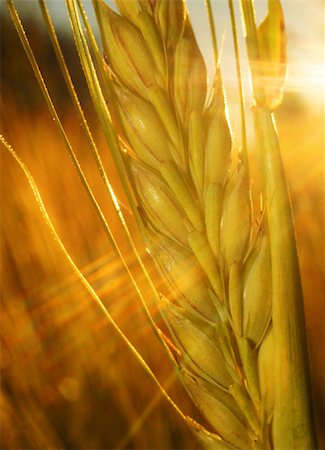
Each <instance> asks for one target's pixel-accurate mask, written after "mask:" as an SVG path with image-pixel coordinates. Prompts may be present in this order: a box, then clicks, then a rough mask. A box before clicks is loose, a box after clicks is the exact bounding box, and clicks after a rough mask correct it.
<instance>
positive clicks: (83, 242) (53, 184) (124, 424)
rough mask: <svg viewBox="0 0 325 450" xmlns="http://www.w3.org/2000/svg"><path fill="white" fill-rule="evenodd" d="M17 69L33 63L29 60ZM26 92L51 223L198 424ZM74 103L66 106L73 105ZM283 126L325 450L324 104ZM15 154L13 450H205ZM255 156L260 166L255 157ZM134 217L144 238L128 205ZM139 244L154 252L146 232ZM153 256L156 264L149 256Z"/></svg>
mask: <svg viewBox="0 0 325 450" xmlns="http://www.w3.org/2000/svg"><path fill="white" fill-rule="evenodd" d="M13 42H14V44H12V45H16V44H17V42H15V41H14V38H13ZM16 58H18V59H19V58H23V56H22V54H21V53H19V51H17V56H16ZM7 62H8V59H7ZM20 64H22V65H23V69H21V70H23V73H24V76H25V75H26V77H30V78H31V79H32V74H31V71H28V70H29V69H28V63H27V62H26V64H25V65H24V63H20ZM8 67H9V64H8ZM8 76H9V75H8ZM52 81H53V80H52ZM54 81H55V80H54ZM54 81H53V83H54ZM31 83H32V84H33V81H32V82H31ZM54 84H55V83H54ZM5 87H6V88H7V85H5ZM20 88H21V89H22V88H23V86H19V83H18V84H16V85H15V86H14V87H10V88H8V89H4V88H3V89H2V92H1V94H2V101H1V133H2V134H3V135H4V136H5V137H6V139H7V140H8V141H9V142H10V143H11V145H12V146H13V148H14V149H15V150H16V151H17V153H18V154H19V155H20V156H21V157H22V159H23V160H24V162H26V164H27V165H28V167H29V169H30V170H31V172H32V174H33V176H34V177H35V180H36V182H37V184H38V187H39V189H40V192H41V194H42V197H43V200H44V203H45V205H46V208H47V210H48V213H49V215H50V217H51V219H52V220H53V223H54V225H55V227H56V229H57V231H58V233H59V235H60V237H61V238H62V240H63V242H64V243H65V245H66V247H67V250H68V251H69V253H70V255H71V256H72V257H73V259H74V260H75V261H76V263H77V265H78V267H79V268H80V269H81V271H82V272H83V273H84V275H85V276H86V277H87V279H88V280H89V282H90V283H91V284H92V286H93V287H94V288H95V290H96V292H97V293H98V294H99V295H100V297H101V299H102V300H103V302H104V303H105V305H106V307H107V309H108V310H109V311H110V312H111V314H112V315H113V317H114V318H115V319H116V321H117V323H118V324H119V325H120V327H121V328H122V329H123V331H124V332H125V333H126V334H127V336H128V337H129V338H130V340H131V341H132V343H134V344H135V346H136V347H137V348H138V349H139V350H140V353H141V354H142V355H143V357H144V358H145V359H146V361H148V363H149V365H150V366H151V367H152V368H153V370H154V372H155V373H156V374H157V376H158V378H159V379H160V380H161V381H162V383H163V385H165V386H166V387H168V391H169V392H170V394H171V396H172V398H175V399H176V400H177V402H178V403H179V404H180V405H181V406H182V409H183V410H184V411H185V412H186V413H187V414H189V415H191V416H195V415H196V414H197V413H196V412H195V407H194V406H193V405H192V404H191V402H190V400H189V399H188V397H187V395H186V393H185V392H184V390H183V388H182V386H181V384H180V382H179V381H178V380H177V379H176V378H175V375H174V373H173V369H172V366H171V363H170V362H169V359H168V357H167V355H166V354H165V353H164V351H163V349H162V348H161V346H160V344H159V342H158V340H157V339H156V337H155V336H154V333H153V332H152V330H151V329H150V327H149V325H148V322H147V320H146V318H145V316H144V314H143V312H142V310H141V306H140V302H139V299H138V298H137V295H136V293H135V291H134V288H133V286H132V283H131V282H130V280H129V278H128V276H127V274H126V273H125V271H124V269H123V267H122V265H121V263H120V262H119V261H118V259H117V257H116V255H115V253H114V251H113V249H112V248H111V246H110V244H109V242H108V240H107V238H106V236H105V233H104V232H103V230H102V228H101V225H100V222H99V220H98V218H97V217H96V215H95V212H94V211H93V209H92V207H91V205H90V204H89V200H88V198H87V196H86V194H85V193H84V191H83V188H82V185H81V183H80V180H79V179H78V176H77V174H76V172H75V170H74V167H73V165H72V162H71V160H70V158H69V156H68V155H67V152H66V149H65V147H64V144H63V141H62V139H61V137H60V135H59V133H58V131H57V129H56V126H55V123H54V122H53V121H52V119H51V117H50V114H49V113H48V111H47V110H46V107H45V103H44V104H43V103H42V99H41V98H40V94H38V93H37V89H36V90H35V91H34V90H33V91H32V93H30V98H28V97H24V96H23V94H21V93H20V92H19V89H20ZM54 89H55V85H54ZM27 90H28V89H27ZM25 92H26V86H25ZM24 95H25V94H24ZM60 95H61V96H58V98H57V102H58V104H59V105H61V104H62V103H63V100H62V98H64V95H65V94H64V93H63V94H60ZM59 110H60V108H59ZM61 111H62V112H61V117H62V121H63V124H64V126H65V129H66V131H67V134H68V136H69V138H70V139H71V142H72V144H73V148H74V149H75V151H76V153H77V155H78V158H79V160H80V163H81V164H82V167H83V168H84V170H85V173H86V175H87V178H88V180H89V182H90V184H91V186H92V187H93V189H94V192H95V193H96V198H97V199H98V201H99V203H100V205H101V207H102V208H103V211H104V212H105V215H106V217H107V219H108V221H109V224H110V226H111V228H112V231H113V233H114V235H115V236H116V239H117V240H118V243H119V245H120V247H121V248H122V249H123V252H124V254H125V255H126V257H127V259H128V261H129V263H130V265H131V267H132V270H133V273H134V274H135V276H136V278H137V280H139V283H140V286H141V287H142V289H143V292H144V294H145V297H146V299H147V301H148V304H149V305H150V307H151V310H152V312H153V313H154V315H155V317H156V319H157V321H158V322H159V323H160V324H161V319H160V318H159V316H158V314H156V308H155V305H154V304H153V301H152V295H151V293H150V290H149V289H148V287H147V286H146V284H145V282H144V280H143V277H142V276H141V273H140V270H139V268H138V267H136V264H135V263H134V260H133V258H132V254H131V252H130V249H129V248H128V246H127V243H126V239H125V236H123V233H122V232H121V229H120V228H121V227H120V224H119V222H118V220H117V218H116V216H115V213H114V209H113V205H112V204H111V201H110V200H109V197H108V195H107V192H106V191H105V188H104V186H103V183H102V181H101V179H100V177H99V175H98V172H97V170H96V167H95V164H94V162H93V160H92V157H91V154H90V152H89V149H88V147H87V145H86V143H85V139H84V136H83V133H82V131H81V129H80V125H79V122H78V119H77V118H76V117H75V115H74V113H73V111H72V110H71V109H70V108H69V107H67V106H66V105H65V103H64V107H62V108H61ZM87 111H88V117H89V118H90V125H91V127H92V130H93V132H94V135H95V138H96V142H97V144H98V147H99V150H100V152H101V155H102V156H103V160H104V163H105V166H106V168H108V172H109V173H110V174H111V179H112V182H113V185H114V187H115V188H116V192H117V193H118V196H119V198H121V201H122V204H124V202H125V199H124V198H123V196H122V194H120V189H119V184H118V180H117V177H116V175H115V173H114V170H113V168H112V161H111V158H110V156H109V151H108V149H107V146H106V144H105V141H104V138H103V135H102V133H101V130H100V128H99V126H98V124H97V122H96V120H95V117H94V112H93V111H92V109H91V107H90V106H89V105H88V106H87ZM277 120H278V131H279V136H280V142H281V143H282V151H283V158H284V162H285V167H286V171H287V175H288V182H289V186H290V190H291V196H292V204H293V212H294V216H295V220H296V231H297V242H298V250H299V257H300V265H301V275H302V283H303V289H304V298H305V312H306V323H307V335H308V342H309V349H310V363H311V374H312V384H313V392H314V401H315V415H316V419H317V424H318V435H319V444H320V448H322V445H325V430H324V429H323V427H322V425H321V424H322V423H324V422H325V409H324V405H325V376H324V360H325V348H324V341H325V333H324V325H323V322H324V320H323V318H324V314H325V302H324V286H325V273H324V134H323V123H324V114H323V109H322V105H321V103H318V104H317V103H314V102H313V101H312V100H310V101H308V99H306V97H302V96H300V95H298V94H288V95H287V96H286V98H285V102H284V104H283V106H282V107H281V109H280V111H279V112H278V113H277ZM252 147H253V144H252ZM1 150H2V151H1V290H2V295H1V328H0V334H1V412H0V414H1V417H0V423H1V436H0V438H1V441H0V447H1V448H3V449H7V448H8V449H9V448H10V449H29V448H33V449H47V448H49V449H50V448H60V449H61V448H62V449H64V448H66V449H68V448H69V449H113V448H125V449H132V448H134V449H158V448H164V449H185V448H186V449H195V448H197V444H196V442H195V440H194V438H193V437H192V436H191V435H190V433H189V432H188V430H187V428H186V425H185V424H184V423H183V422H182V421H181V420H180V419H179V417H178V416H177V414H176V413H175V412H174V411H173V409H172V408H171V406H170V405H169V404H167V402H166V401H165V400H163V399H162V398H161V395H160V394H159V392H158V390H157V388H156V386H155V385H154V383H153V382H152V381H151V380H150V378H149V377H148V375H147V374H146V373H145V372H144V370H143V369H142V368H141V366H140V365H139V363H138V361H137V360H136V359H135V358H134V356H133V355H132V354H131V353H130V352H129V351H128V349H127V347H126V346H125V344H124V343H123V342H122V341H121V339H120V338H119V337H118V336H117V334H116V332H115V331H114V330H113V328H112V326H111V325H110V324H109V323H108V322H107V320H106V318H105V317H103V315H102V314H101V312H100V311H99V310H98V308H97V307H96V305H95V304H94V303H93V302H92V300H91V299H90V298H89V296H88V294H87V292H86V291H85V290H84V288H83V287H82V285H81V284H80V282H79V281H78V279H77V278H76V276H75V275H74V274H73V272H72V270H71V268H70V266H69V264H68V263H67V261H66V259H65V258H64V257H63V255H62V254H61V253H60V251H59V250H58V247H57V244H56V242H55V241H54V239H53V237H52V236H51V234H50V233H49V230H48V228H47V226H46V224H45V222H44V220H43V217H42V214H41V213H40V209H39V206H38V204H37V203H36V201H35V199H34V197H33V194H32V191H31V189H30V187H29V185H28V182H27V180H26V178H25V177H24V175H23V173H22V171H21V170H20V169H19V167H18V166H17V164H16V163H15V162H14V161H13V159H12V158H11V157H10V155H9V154H7V153H6V152H5V151H3V148H2V149H1ZM252 155H253V156H252V157H253V158H254V157H255V156H254V155H255V153H254V152H252ZM255 169H256V168H255ZM125 213H126V216H127V218H128V219H129V223H130V226H131V229H132V230H134V233H136V231H135V226H134V224H133V221H132V217H131V216H130V215H129V214H128V211H127V208H125ZM136 241H137V242H138V246H139V248H140V249H142V252H143V254H144V255H145V251H144V249H143V248H142V244H141V240H140V238H139V237H138V236H137V235H136ZM144 258H145V260H146V261H147V262H148V265H149V267H151V265H150V261H149V258H148V256H147V255H145V256H144ZM153 277H156V276H155V274H154V273H153ZM161 327H164V326H163V324H161Z"/></svg>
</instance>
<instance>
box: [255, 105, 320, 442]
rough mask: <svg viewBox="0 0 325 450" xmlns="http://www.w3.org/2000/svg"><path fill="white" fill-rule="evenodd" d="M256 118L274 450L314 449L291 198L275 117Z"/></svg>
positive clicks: (260, 112) (264, 114) (260, 113)
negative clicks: (267, 249)
mask: <svg viewBox="0 0 325 450" xmlns="http://www.w3.org/2000/svg"><path fill="white" fill-rule="evenodd" d="M255 118H256V128H257V133H258V141H259V146H260V153H261V164H262V175H263V176H262V178H263V184H264V196H265V198H266V199H267V200H266V211H267V220H268V228H269V234H270V244H271V261H272V289H273V315H272V320H273V329H274V336H275V350H274V361H275V372H274V389H275V411H274V422H273V423H274V425H273V433H274V436H273V440H274V448H275V449H279V450H287V449H296V450H298V449H301V450H306V449H315V448H316V439H315V432H314V423H313V411H312V404H311V386H310V377H309V364H308V352H307V344H306V335H305V320H304V310H303V298H302V289H301V282H300V274H299V265H298V258H297V251H296V239H295V231H294V224H293V218H292V212H291V205H290V198H289V193H288V188H287V184H286V178H285V173H284V169H283V165H282V160H281V155H280V147H279V142H278V136H277V133H276V129H275V123H274V120H273V117H272V114H271V113H270V112H269V111H265V110H263V109H261V108H259V107H257V109H256V116H255Z"/></svg>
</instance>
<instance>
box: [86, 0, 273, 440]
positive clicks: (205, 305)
mask: <svg viewBox="0 0 325 450" xmlns="http://www.w3.org/2000/svg"><path fill="white" fill-rule="evenodd" d="M117 5H118V7H119V9H120V14H117V13H115V12H114V11H112V10H111V9H110V8H109V7H108V6H107V5H105V4H104V3H103V2H101V1H99V2H95V9H96V13H97V18H98V22H99V25H100V29H101V32H102V40H103V45H104V51H105V54H106V60H107V61H108V66H107V72H108V73H109V76H110V83H111V85H112V86H113V92H114V93H113V95H112V97H111V98H110V101H109V103H110V105H111V113H112V116H113V117H114V120H115V124H116V127H117V129H118V130H119V134H120V140H121V142H122V143H123V145H124V146H125V148H126V149H127V152H128V153H127V155H126V157H125V161H126V165H127V167H128V170H129V175H130V179H131V180H132V183H133V186H134V191H135V194H136V198H137V201H138V205H139V210H140V213H141V218H142V221H143V223H144V225H145V230H146V231H145V233H146V239H147V242H148V243H149V246H150V249H151V253H152V255H153V258H154V260H155V261H156V263H157V265H158V267H159V268H160V270H161V272H162V273H163V274H164V276H165V278H166V280H168V287H169V293H168V294H167V295H166V296H164V297H162V299H161V304H160V307H161V310H162V313H163V315H164V317H165V319H166V322H167V324H168V325H169V328H170V331H171V334H172V335H173V337H174V339H175V342H176V344H177V346H178V348H179V350H180V353H181V357H176V356H175V358H176V359H177V365H178V369H179V373H180V378H181V380H182V382H183V384H184V386H185V387H186V389H187V390H188V392H189V394H190V396H191V397H192V398H193V400H194V402H195V403H196V405H197V406H198V408H199V409H200V410H201V412H202V413H203V415H204V416H205V417H206V419H207V420H208V421H209V422H210V424H211V426H212V428H213V431H214V433H215V437H214V438H212V437H211V436H210V437H209V438H208V437H206V436H204V435H202V434H200V435H199V437H200V438H201V441H202V444H203V445H204V446H206V447H212V448H233V449H236V448H237V449H247V448H252V449H253V448H270V447H271V440H270V436H271V423H272V416H273V401H274V399H273V385H272V383H271V382H270V380H269V378H268V377H266V376H265V374H266V373H268V371H269V370H270V366H272V352H269V351H268V349H269V348H270V347H271V348H272V345H273V341H272V324H271V311H272V300H271V278H270V272H271V270H270V250H269V238H268V235H267V231H266V229H265V227H264V226H261V227H259V229H258V230H254V227H253V220H252V206H251V199H250V186H249V177H248V166H247V162H246V160H245V159H242V160H241V159H240V158H239V159H238V158H236V156H235V155H236V152H235V149H232V138H231V133H230V129H229V125H228V122H227V119H226V114H225V102H224V97H223V90H222V82H221V77H220V74H219V72H217V74H216V78H215V82H214V86H213V92H212V94H211V98H209V99H208V98H207V81H206V80H207V75H206V68H205V64H204V60H203V58H202V55H201V53H200V50H199V48H198V45H197V42H196V40H195V36H194V33H193V30H192V27H191V24H190V21H189V18H188V14H187V11H186V8H185V5H184V3H183V2H182V1H176V2H175V1H171V2H169V1H161V2H153V3H152V2H135V1H131V2H129V1H128V2H122V1H117ZM258 372H260V375H259V373H258Z"/></svg>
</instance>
